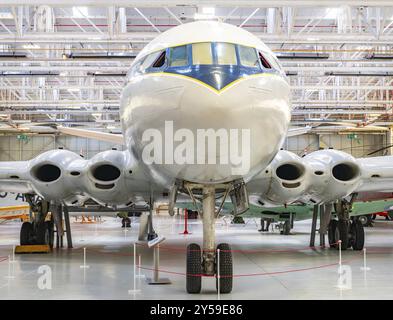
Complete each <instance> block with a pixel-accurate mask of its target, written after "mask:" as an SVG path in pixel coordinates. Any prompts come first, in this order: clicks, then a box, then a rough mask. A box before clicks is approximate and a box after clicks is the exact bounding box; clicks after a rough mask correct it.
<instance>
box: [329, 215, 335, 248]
mask: <svg viewBox="0 0 393 320" xmlns="http://www.w3.org/2000/svg"><path fill="white" fill-rule="evenodd" d="M336 228H337V220H330V222H329V226H328V241H329V246H330V248H336V247H337V240H336Z"/></svg>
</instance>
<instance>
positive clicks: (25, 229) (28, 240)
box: [20, 222, 33, 246]
mask: <svg viewBox="0 0 393 320" xmlns="http://www.w3.org/2000/svg"><path fill="white" fill-rule="evenodd" d="M32 235H33V225H32V224H31V223H30V222H23V224H22V227H21V229H20V245H21V246H28V245H31V244H32Z"/></svg>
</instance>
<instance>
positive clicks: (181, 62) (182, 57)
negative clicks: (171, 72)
mask: <svg viewBox="0 0 393 320" xmlns="http://www.w3.org/2000/svg"><path fill="white" fill-rule="evenodd" d="M186 65H188V57H187V46H179V47H173V48H170V49H169V66H170V67H182V66H186Z"/></svg>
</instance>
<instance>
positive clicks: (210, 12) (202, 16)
mask: <svg viewBox="0 0 393 320" xmlns="http://www.w3.org/2000/svg"><path fill="white" fill-rule="evenodd" d="M215 14H216V8H214V7H202V8H201V12H199V10H198V12H196V13H195V14H194V20H212V19H215V18H216V16H215Z"/></svg>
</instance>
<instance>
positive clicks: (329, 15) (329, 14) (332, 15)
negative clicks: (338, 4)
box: [324, 8, 340, 19]
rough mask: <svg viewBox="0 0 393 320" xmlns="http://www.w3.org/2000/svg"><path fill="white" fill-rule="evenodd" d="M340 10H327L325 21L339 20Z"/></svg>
mask: <svg viewBox="0 0 393 320" xmlns="http://www.w3.org/2000/svg"><path fill="white" fill-rule="evenodd" d="M339 11H340V8H326V11H325V17H324V18H325V19H337V17H338V14H339Z"/></svg>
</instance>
